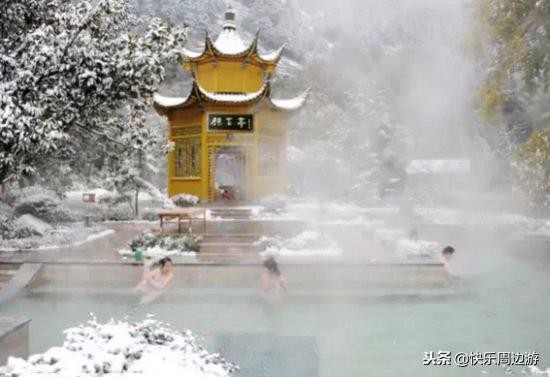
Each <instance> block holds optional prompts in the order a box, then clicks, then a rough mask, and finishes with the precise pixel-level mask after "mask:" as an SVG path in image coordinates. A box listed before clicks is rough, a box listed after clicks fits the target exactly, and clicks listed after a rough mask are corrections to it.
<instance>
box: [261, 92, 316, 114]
mask: <svg viewBox="0 0 550 377" xmlns="http://www.w3.org/2000/svg"><path fill="white" fill-rule="evenodd" d="M308 92H309V89H308V90H306V91H304V92H303V93H302V94H300V95H299V96H297V97H294V98H288V99H275V98H270V101H271V103H272V104H273V106H275V107H276V108H278V109H281V110H297V109H299V108H300V107H302V106H303V105H304V103H305V102H306V98H307V94H308Z"/></svg>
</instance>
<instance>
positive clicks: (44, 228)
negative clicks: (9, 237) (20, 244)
mask: <svg viewBox="0 0 550 377" xmlns="http://www.w3.org/2000/svg"><path fill="white" fill-rule="evenodd" d="M13 226H14V229H13V233H14V234H15V236H16V237H19V238H25V237H31V236H45V235H46V234H48V233H49V232H50V231H51V230H52V229H53V227H52V226H51V225H50V224H48V223H47V222H45V221H43V220H41V219H39V218H38V217H35V216H33V215H29V214H26V215H23V216H20V217H19V218H17V220H15V222H14V224H13Z"/></svg>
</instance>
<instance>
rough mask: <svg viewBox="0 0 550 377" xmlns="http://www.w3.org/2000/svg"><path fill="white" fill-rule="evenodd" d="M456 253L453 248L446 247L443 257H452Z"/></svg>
mask: <svg viewBox="0 0 550 377" xmlns="http://www.w3.org/2000/svg"><path fill="white" fill-rule="evenodd" d="M454 252H455V249H454V248H453V247H452V246H446V247H445V248H444V249H443V251H442V252H441V254H443V255H452V254H453V253H454Z"/></svg>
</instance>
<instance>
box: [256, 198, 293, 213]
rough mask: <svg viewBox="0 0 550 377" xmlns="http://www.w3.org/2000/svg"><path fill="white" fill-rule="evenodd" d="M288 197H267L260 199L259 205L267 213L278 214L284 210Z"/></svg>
mask: <svg viewBox="0 0 550 377" xmlns="http://www.w3.org/2000/svg"><path fill="white" fill-rule="evenodd" d="M287 203H288V197H286V196H284V195H269V196H265V197H263V198H262V199H260V204H261V205H262V206H263V207H264V210H265V211H267V212H275V213H279V212H282V211H284V210H285V208H286V205H287Z"/></svg>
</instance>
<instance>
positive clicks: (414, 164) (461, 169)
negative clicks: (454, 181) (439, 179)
mask: <svg viewBox="0 0 550 377" xmlns="http://www.w3.org/2000/svg"><path fill="white" fill-rule="evenodd" d="M405 171H406V172H407V174H470V160H468V159H423V160H421V159H419V160H412V161H411V162H409V164H408V165H407V167H406V168H405Z"/></svg>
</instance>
